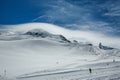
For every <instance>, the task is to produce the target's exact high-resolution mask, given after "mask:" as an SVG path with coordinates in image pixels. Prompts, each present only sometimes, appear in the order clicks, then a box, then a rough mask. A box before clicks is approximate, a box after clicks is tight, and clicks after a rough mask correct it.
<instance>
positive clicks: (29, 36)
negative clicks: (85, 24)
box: [0, 23, 120, 80]
mask: <svg viewBox="0 0 120 80" xmlns="http://www.w3.org/2000/svg"><path fill="white" fill-rule="evenodd" d="M4 27H5V28H2V29H0V80H120V45H119V44H120V39H119V38H115V37H114V38H113V37H110V36H106V35H103V34H100V33H96V32H91V31H80V30H68V29H65V28H62V27H59V26H56V25H53V24H47V23H28V24H20V25H4ZM90 69H91V72H90Z"/></svg>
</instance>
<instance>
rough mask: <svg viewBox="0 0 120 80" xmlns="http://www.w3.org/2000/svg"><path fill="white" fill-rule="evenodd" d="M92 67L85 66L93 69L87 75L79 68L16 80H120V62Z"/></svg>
mask: <svg viewBox="0 0 120 80" xmlns="http://www.w3.org/2000/svg"><path fill="white" fill-rule="evenodd" d="M105 64H106V66H105ZM93 65H94V66H91V65H86V67H93V68H92V73H89V70H88V69H87V68H86V69H81V68H82V67H81V68H79V69H75V68H74V69H73V70H68V71H64V70H63V71H61V72H55V73H54V72H52V73H46V74H40V73H38V74H37V75H33V76H32V75H30V76H29V75H26V76H25V75H24V76H22V77H18V80H120V62H106V63H100V65H99V66H98V64H97V65H95V64H93ZM103 66H104V67H103ZM84 67H85V66H84ZM95 67H99V68H95Z"/></svg>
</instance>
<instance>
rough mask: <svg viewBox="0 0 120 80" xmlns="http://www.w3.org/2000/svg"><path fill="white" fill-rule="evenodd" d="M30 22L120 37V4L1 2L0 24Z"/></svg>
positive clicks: (95, 0)
mask: <svg viewBox="0 0 120 80" xmlns="http://www.w3.org/2000/svg"><path fill="white" fill-rule="evenodd" d="M29 22H47V23H52V24H55V25H60V26H63V27H65V28H69V29H77V30H78V29H80V30H91V31H99V32H102V33H105V34H109V35H115V36H119V35H120V0H0V24H2V25H6V24H8V25H9V24H22V23H29ZM119 37H120V36H119Z"/></svg>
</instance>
